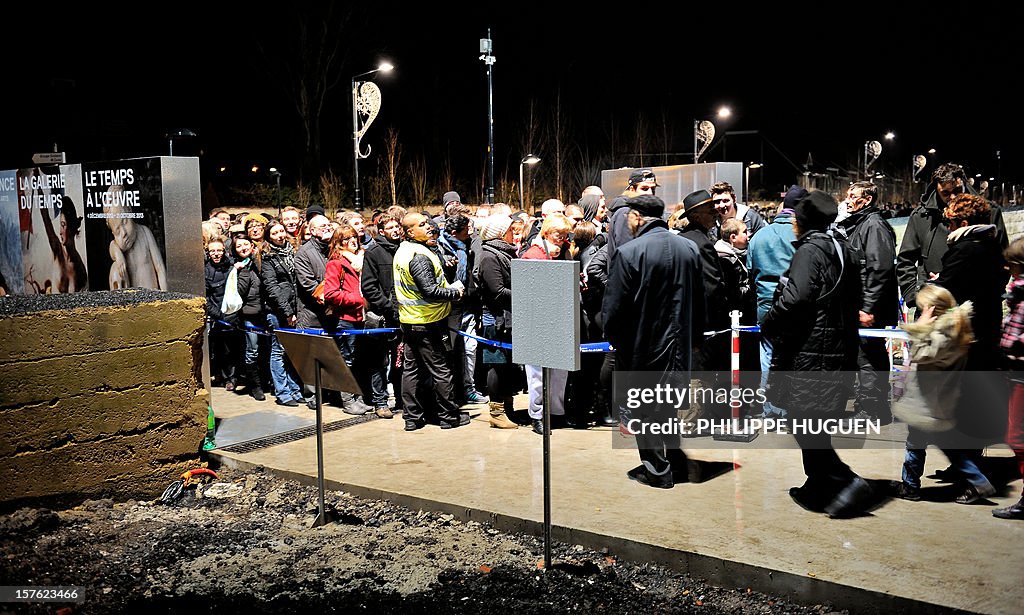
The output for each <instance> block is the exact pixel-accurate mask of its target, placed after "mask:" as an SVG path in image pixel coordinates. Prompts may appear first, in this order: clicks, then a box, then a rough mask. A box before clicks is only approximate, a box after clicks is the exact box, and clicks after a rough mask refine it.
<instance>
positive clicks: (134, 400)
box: [0, 290, 208, 504]
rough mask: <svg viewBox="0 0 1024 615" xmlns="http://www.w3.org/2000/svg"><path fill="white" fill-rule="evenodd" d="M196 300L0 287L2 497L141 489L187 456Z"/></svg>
mask: <svg viewBox="0 0 1024 615" xmlns="http://www.w3.org/2000/svg"><path fill="white" fill-rule="evenodd" d="M204 305H205V300H204V299H202V298H198V297H193V296H190V295H182V294H176V293H167V292H159V291H149V290H125V291H113V292H96V293H77V294H70V295H39V296H21V297H4V298H0V339H2V340H4V343H3V344H2V345H0V374H3V376H2V379H0V459H2V461H0V472H2V475H3V477H4V480H3V481H0V503H2V504H11V503H14V502H18V501H22V500H27V499H47V498H57V499H76V498H81V497H100V496H104V497H118V498H120V499H127V498H145V499H151V498H154V497H157V496H159V495H160V493H161V492H162V491H163V489H164V488H165V487H166V486H167V485H168V484H169V483H170V482H171V481H172V480H174V479H175V478H177V475H178V474H180V473H181V472H183V471H184V470H185V469H188V468H189V467H194V466H195V462H196V460H197V459H198V456H199V449H200V445H201V444H202V440H203V437H204V435H205V433H206V414H207V404H208V393H207V391H206V389H205V388H203V386H202V382H201V378H200V369H201V364H202V355H203V320H204Z"/></svg>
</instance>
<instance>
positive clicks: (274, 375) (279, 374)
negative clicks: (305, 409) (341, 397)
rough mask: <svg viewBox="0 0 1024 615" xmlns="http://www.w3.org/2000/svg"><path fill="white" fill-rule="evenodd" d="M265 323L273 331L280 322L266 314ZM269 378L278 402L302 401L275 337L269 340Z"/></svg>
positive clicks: (275, 316)
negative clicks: (272, 382)
mask: <svg viewBox="0 0 1024 615" xmlns="http://www.w3.org/2000/svg"><path fill="white" fill-rule="evenodd" d="M267 322H268V323H269V324H270V326H271V327H272V328H274V329H278V328H280V327H281V321H280V320H279V319H278V317H277V315H276V314H267ZM270 377H271V379H272V380H273V381H274V395H275V396H276V397H277V399H278V400H279V401H287V400H289V399H294V400H295V401H299V402H301V401H302V389H300V388H299V385H298V382H297V381H298V378H295V377H293V376H292V369H291V366H290V365H289V364H288V363H287V362H286V361H285V358H284V346H282V345H281V342H280V341H279V340H278V339H277V336H276V335H275V336H273V337H271V338H270Z"/></svg>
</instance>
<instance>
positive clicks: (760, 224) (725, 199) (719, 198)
mask: <svg viewBox="0 0 1024 615" xmlns="http://www.w3.org/2000/svg"><path fill="white" fill-rule="evenodd" d="M710 192H711V198H712V202H713V204H714V206H715V213H716V214H718V224H716V225H715V226H714V228H712V229H711V235H712V237H713V238H715V239H717V238H718V229H719V227H721V226H722V223H723V222H725V221H726V220H728V219H730V218H739V219H740V220H742V221H743V223H744V224H746V225H747V237H753V236H754V234H755V233H757V232H758V231H759V230H761V229H762V228H764V226H765V223H764V218H763V217H761V214H759V213H757V211H756V210H754V209H751V208H750V207H747V206H746V205H743V204H740V203H737V202H736V191H735V190H733V188H732V185H731V184H730V183H729V182H718V183H717V184H715V185H714V186H711V190H710Z"/></svg>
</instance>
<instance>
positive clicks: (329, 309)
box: [313, 280, 334, 316]
mask: <svg viewBox="0 0 1024 615" xmlns="http://www.w3.org/2000/svg"><path fill="white" fill-rule="evenodd" d="M325 293H326V289H325V288H324V280H320V283H319V284H317V285H316V288H314V289H313V299H314V300H315V301H316V302H317V303H319V304H320V305H322V306H324V315H326V316H334V306H333V305H327V302H326V301H325V300H324V294H325Z"/></svg>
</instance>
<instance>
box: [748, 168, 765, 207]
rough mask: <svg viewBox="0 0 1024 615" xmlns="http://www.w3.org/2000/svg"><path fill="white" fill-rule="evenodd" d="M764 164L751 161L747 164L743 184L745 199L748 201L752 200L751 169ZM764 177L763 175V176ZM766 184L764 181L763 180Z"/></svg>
mask: <svg viewBox="0 0 1024 615" xmlns="http://www.w3.org/2000/svg"><path fill="white" fill-rule="evenodd" d="M763 166H764V164H763V163H760V162H751V163H750V164H748V165H747V169H746V178H745V181H744V185H743V200H744V201H745V202H747V203H749V202H750V169H760V168H761V167H763ZM761 179H762V180H763V179H764V178H763V177H762V178H761ZM761 184H762V185H764V181H762V182H761Z"/></svg>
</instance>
